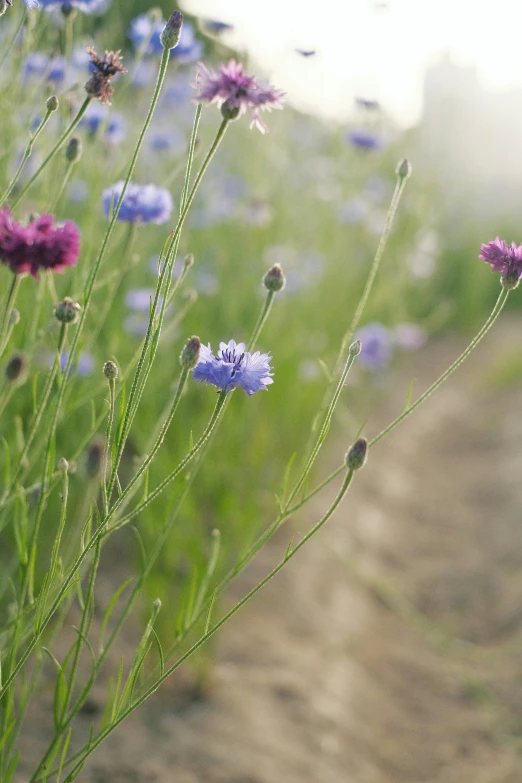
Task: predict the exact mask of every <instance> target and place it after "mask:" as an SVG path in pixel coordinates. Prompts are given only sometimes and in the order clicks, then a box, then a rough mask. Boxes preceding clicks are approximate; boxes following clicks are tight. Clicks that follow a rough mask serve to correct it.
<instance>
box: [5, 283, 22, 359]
mask: <svg viewBox="0 0 522 783" xmlns="http://www.w3.org/2000/svg"><path fill="white" fill-rule="evenodd" d="M21 279H22V276H21V275H16V274H13V279H12V280H11V285H10V286H9V291H8V292H7V297H6V301H5V307H4V314H3V317H2V326H1V327H0V356H2V355H3V353H4V350H5V347H6V345H7V341H8V332H9V319H10V317H11V311H12V309H13V306H14V303H15V301H16V295H17V293H18V288H19V287H20V281H21Z"/></svg>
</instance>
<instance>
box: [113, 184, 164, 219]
mask: <svg viewBox="0 0 522 783" xmlns="http://www.w3.org/2000/svg"><path fill="white" fill-rule="evenodd" d="M123 186H124V182H123V180H120V181H119V182H117V183H116V184H115V185H112V187H110V188H107V190H104V191H103V211H104V214H105V216H106V217H109V213H110V211H111V208H113V207H114V205H115V204H117V202H118V199H119V198H120V196H121V193H122V191H123ZM172 209H173V203H172V196H171V195H170V192H169V191H168V190H166V189H165V188H158V187H156V185H136V184H134V183H132V182H131V183H130V184H129V186H128V188H127V191H126V193H125V196H124V199H123V203H122V205H121V207H120V211H119V214H118V220H122V221H127V222H129V223H165V222H166V221H167V220H168V219H169V218H170V216H171V213H172Z"/></svg>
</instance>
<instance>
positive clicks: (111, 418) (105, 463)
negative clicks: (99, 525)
mask: <svg viewBox="0 0 522 783" xmlns="http://www.w3.org/2000/svg"><path fill="white" fill-rule="evenodd" d="M108 381H109V415H108V416H107V431H106V434H105V454H104V457H103V479H102V497H103V513H104V515H105V514H107V513H108V511H109V500H108V497H107V468H109V463H110V455H111V436H112V424H113V421H114V402H115V385H116V382H115V380H114V378H109V379H108Z"/></svg>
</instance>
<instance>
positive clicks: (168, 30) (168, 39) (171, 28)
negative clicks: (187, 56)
mask: <svg viewBox="0 0 522 783" xmlns="http://www.w3.org/2000/svg"><path fill="white" fill-rule="evenodd" d="M182 24H183V14H182V13H181V11H173V12H172V14H171V15H170V19H169V20H168V22H167V24H166V25H165V27H164V28H163V30H162V31H161V35H160V41H161V45H162V46H163V48H164V49H174V48H175V47H176V46H177V45H178V44H179V39H180V37H181V26H182Z"/></svg>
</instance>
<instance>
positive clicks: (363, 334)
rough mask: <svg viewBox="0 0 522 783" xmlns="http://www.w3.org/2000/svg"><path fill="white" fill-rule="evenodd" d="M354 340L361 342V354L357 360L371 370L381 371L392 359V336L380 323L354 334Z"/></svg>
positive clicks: (363, 328) (368, 325) (367, 326)
mask: <svg viewBox="0 0 522 783" xmlns="http://www.w3.org/2000/svg"><path fill="white" fill-rule="evenodd" d="M354 340H360V342H361V352H360V354H359V355H358V357H357V360H358V361H360V362H361V364H364V365H365V367H368V369H370V370H380V369H381V368H383V367H385V366H386V365H387V364H388V363H389V361H390V359H391V357H392V352H393V348H392V336H391V334H390V332H389V330H388V329H387V328H386V327H385V326H383V325H382V324H379V323H371V324H367V325H366V326H363V327H362V329H359V330H358V331H357V332H356V334H354Z"/></svg>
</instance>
